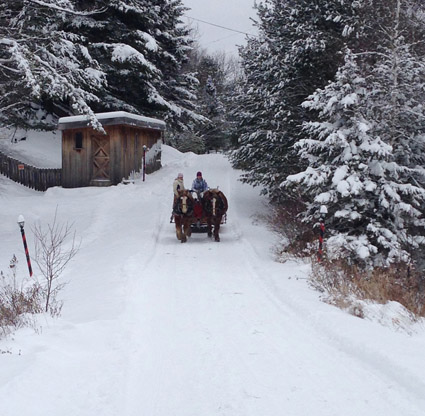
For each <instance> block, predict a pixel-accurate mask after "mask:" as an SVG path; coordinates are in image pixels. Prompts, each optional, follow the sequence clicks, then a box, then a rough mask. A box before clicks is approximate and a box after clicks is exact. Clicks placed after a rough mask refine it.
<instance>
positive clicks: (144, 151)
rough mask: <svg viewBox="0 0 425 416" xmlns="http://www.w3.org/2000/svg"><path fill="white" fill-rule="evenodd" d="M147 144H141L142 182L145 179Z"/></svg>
mask: <svg viewBox="0 0 425 416" xmlns="http://www.w3.org/2000/svg"><path fill="white" fill-rule="evenodd" d="M147 149H148V148H147V146H146V145H143V160H142V162H143V169H142V173H143V182H144V181H145V175H146V150H147Z"/></svg>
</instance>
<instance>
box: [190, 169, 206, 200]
mask: <svg viewBox="0 0 425 416" xmlns="http://www.w3.org/2000/svg"><path fill="white" fill-rule="evenodd" d="M208 189H209V188H208V184H207V182H206V180H205V179H204V178H203V177H202V172H198V173H197V174H196V179H195V180H194V181H193V183H192V190H193V191H195V192H196V193H197V194H198V195H200V194H201V193H203V192H205V191H206V190H208Z"/></svg>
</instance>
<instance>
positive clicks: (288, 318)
mask: <svg viewBox="0 0 425 416" xmlns="http://www.w3.org/2000/svg"><path fill="white" fill-rule="evenodd" d="M44 140H47V139H44ZM41 142H43V140H40V148H45V150H44V154H43V152H41V154H40V153H38V154H39V157H40V161H41V162H40V163H46V164H47V163H49V164H50V165H49V166H46V167H55V166H51V164H53V163H57V164H58V165H59V166H60V151H58V150H57V149H56V147H57V145H58V144H57V141H54V140H53V143H54V144H52V143H51V142H48V143H50V144H48V145H45V144H43V143H41ZM26 143H27V145H26V146H30V144H28V141H26ZM17 146H21V147H22V148H23V147H24V146H25V143H24V142H21V143H18V144H17ZM44 146H45V147H44ZM55 146H56V147H55ZM59 146H60V145H59ZM46 149H49V151H47V150H46ZM17 153H20V152H17ZM24 153H25V152H22V154H24ZM36 153H37V152H35V151H34V152H32V153H31V152H30V151H27V154H28V155H31V154H32V158H33V162H34V164H35V165H37V163H36V162H37V161H38V160H37V154H36ZM55 155H56V156H55ZM49 159H50V160H49ZM198 170H201V171H202V172H203V174H204V177H205V179H206V180H207V181H208V183H209V185H210V186H217V185H219V186H220V189H221V190H222V191H223V192H224V193H225V194H226V196H227V197H228V200H229V212H228V222H227V224H225V225H224V226H223V227H222V232H221V242H220V243H216V242H214V241H212V240H210V239H208V237H207V236H206V235H204V234H194V235H192V237H191V238H190V240H189V242H188V243H186V244H181V243H180V242H179V241H178V240H177V239H176V237H175V232H174V225H173V224H170V222H169V220H170V213H171V204H172V182H173V179H174V178H175V177H176V175H177V173H178V172H180V171H181V172H183V174H184V176H185V183H186V185H189V186H190V183H191V181H192V179H193V178H194V176H195V173H196V172H197V171H198ZM237 178H238V172H237V171H235V170H233V169H232V168H231V167H230V164H229V162H228V161H227V159H226V158H225V157H224V156H223V155H220V154H211V155H201V156H198V155H194V154H191V153H189V154H181V153H179V152H177V151H176V150H174V149H172V148H170V147H167V146H164V147H163V168H162V169H161V170H160V171H158V172H155V173H153V174H151V175H148V176H147V178H146V181H145V182H142V181H141V180H140V179H138V180H136V182H135V183H134V184H130V185H119V186H114V187H109V188H94V187H89V188H80V189H62V188H52V189H49V190H48V191H47V192H45V193H40V192H36V191H33V190H30V189H27V188H25V187H23V186H20V185H17V184H15V183H13V182H11V181H9V180H8V179H6V178H5V177H3V176H0V204H1V205H0V206H1V209H0V224H1V229H0V230H1V234H0V247H1V250H0V270H3V271H4V272H5V273H8V270H7V268H8V265H9V261H10V259H11V257H12V255H13V254H16V256H17V257H18V260H19V269H18V273H19V276H20V277H22V276H25V275H26V273H27V270H26V261H25V256H24V253H23V247H22V241H21V235H20V232H19V227H18V225H17V223H16V222H17V218H18V215H19V214H22V215H24V217H25V219H26V232H27V239H28V245H29V250H30V254H33V250H34V240H33V235H32V231H31V227H32V226H34V224H36V223H37V222H40V223H41V224H42V225H46V224H48V223H51V222H52V220H53V216H54V213H55V210H57V212H58V219H59V221H60V222H62V223H65V222H69V223H73V224H74V225H73V227H74V229H75V231H76V234H77V236H78V238H81V248H80V250H79V252H78V254H77V256H76V257H75V258H74V259H73V260H72V262H71V263H70V264H69V265H68V267H67V269H65V272H64V274H63V275H62V281H65V282H68V284H67V286H66V287H65V289H64V290H63V291H62V292H61V293H60V298H61V299H63V301H64V307H63V310H62V315H61V317H60V318H58V319H52V318H50V317H48V316H40V317H39V318H38V320H37V322H36V328H35V329H36V331H34V329H31V328H26V329H21V330H19V331H16V333H15V334H14V336H13V337H12V338H9V339H6V340H0V352H2V354H1V355H0V368H1V371H0V415H1V416H94V415H96V416H98V415H102V416H171V415H172V416H213V415H226V416H281V415H282V416H283V415H284V416H305V415H308V416H312V415H314V416H331V415H333V416H342V415H343V416H359V415H362V416H381V415H382V416H384V415H385V416H401V415H403V416H423V415H424V414H425V359H424V354H425V330H424V327H423V324H422V323H421V322H419V323H416V324H412V323H410V322H408V321H406V322H400V320H401V319H402V315H401V314H399V315H397V316H396V317H393V318H391V319H390V320H389V323H388V322H387V321H388V319H387V320H385V319H384V318H383V317H382V316H381V317H380V321H381V322H378V321H377V319H359V318H356V317H353V316H351V315H349V314H347V313H346V312H343V311H341V310H339V309H337V308H335V307H332V306H330V305H327V304H325V303H323V302H321V301H320V299H319V294H318V293H316V292H314V291H312V289H310V288H309V286H308V282H307V280H306V277H307V275H308V271H309V266H308V264H304V263H301V262H296V261H288V262H286V263H284V264H281V263H277V262H275V261H274V257H273V245H274V244H275V242H276V240H277V237H276V236H275V235H273V234H272V233H271V232H270V231H269V230H268V229H267V227H266V225H265V224H263V223H262V222H261V221H260V220H259V218H261V214H264V212H265V210H266V206H265V204H264V203H263V201H262V200H261V198H260V197H259V196H258V190H257V189H252V188H251V187H249V186H248V185H244V184H242V183H240V182H238V180H237ZM33 266H34V268H35V265H34V264H33ZM35 271H36V275H39V273H37V270H35ZM36 277H37V276H36ZM387 309H388V311H387V314H386V315H385V316H387V317H392V316H393V315H392V313H393V311H394V309H397V306H395V308H393V307H392V306H391V305H389V306H387ZM380 311H382V309H380ZM397 319H398V320H399V322H395V320H397ZM386 324H387V325H386Z"/></svg>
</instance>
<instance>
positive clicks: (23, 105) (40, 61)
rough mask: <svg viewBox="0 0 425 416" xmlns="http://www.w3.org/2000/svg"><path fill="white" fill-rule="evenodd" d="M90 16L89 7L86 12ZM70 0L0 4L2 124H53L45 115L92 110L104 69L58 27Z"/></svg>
mask: <svg viewBox="0 0 425 416" xmlns="http://www.w3.org/2000/svg"><path fill="white" fill-rule="evenodd" d="M86 13H87V14H90V13H91V11H87V12H86ZM78 14H79V13H78V12H77V11H76V10H75V9H74V7H73V3H72V1H69V0H46V1H43V2H38V1H3V2H2V3H1V5H0V31H1V33H0V38H1V40H0V44H1V45H2V48H1V52H0V63H1V65H0V96H1V97H0V106H1V110H0V122H1V123H2V124H4V125H15V126H21V127H25V128H30V127H42V128H48V127H50V128H51V127H52V121H51V120H49V119H48V118H46V113H47V112H51V113H53V114H55V113H57V112H61V111H63V109H64V108H67V109H71V111H73V112H75V113H85V114H88V115H90V116H91V117H92V122H93V124H94V125H95V126H98V125H97V124H96V120H95V118H94V117H93V112H92V111H91V105H92V103H94V102H96V101H97V100H98V97H97V95H96V92H97V91H98V90H99V89H100V88H102V87H103V86H104V81H105V79H104V73H103V72H102V71H101V69H100V68H99V65H98V63H97V62H96V61H95V60H94V59H92V58H91V57H90V56H89V55H88V54H87V50H86V49H85V48H83V47H81V45H80V44H79V39H78V35H71V34H69V33H66V32H64V31H63V30H62V27H61V25H62V22H63V20H65V19H67V16H69V15H74V16H75V15H78Z"/></svg>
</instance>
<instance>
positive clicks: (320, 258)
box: [317, 205, 328, 261]
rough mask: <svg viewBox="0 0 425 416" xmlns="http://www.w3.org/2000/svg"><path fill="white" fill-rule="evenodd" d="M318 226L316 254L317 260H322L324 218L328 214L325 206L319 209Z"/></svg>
mask: <svg viewBox="0 0 425 416" xmlns="http://www.w3.org/2000/svg"><path fill="white" fill-rule="evenodd" d="M319 213H320V220H319V221H320V224H319V250H318V252H317V260H318V261H322V260H323V238H324V236H325V216H326V214H327V213H328V209H327V208H326V205H322V206H321V207H320V211H319Z"/></svg>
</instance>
